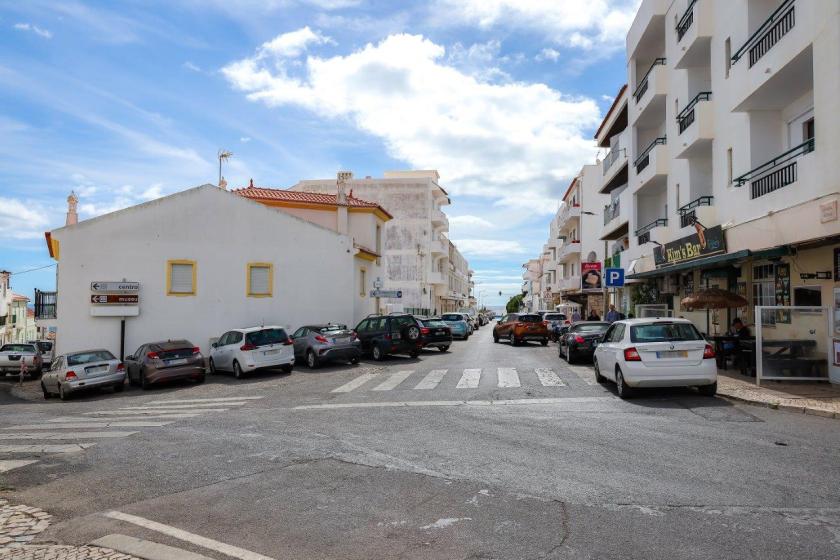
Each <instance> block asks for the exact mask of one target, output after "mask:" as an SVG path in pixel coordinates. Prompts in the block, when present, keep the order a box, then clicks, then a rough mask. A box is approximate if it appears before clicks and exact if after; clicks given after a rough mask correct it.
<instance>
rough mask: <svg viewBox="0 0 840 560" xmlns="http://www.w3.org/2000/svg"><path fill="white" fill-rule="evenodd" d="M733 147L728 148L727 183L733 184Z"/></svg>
mask: <svg viewBox="0 0 840 560" xmlns="http://www.w3.org/2000/svg"><path fill="white" fill-rule="evenodd" d="M732 179H733V177H732V148H727V149H726V184H727V185H728V186H730V187H731V186H732Z"/></svg>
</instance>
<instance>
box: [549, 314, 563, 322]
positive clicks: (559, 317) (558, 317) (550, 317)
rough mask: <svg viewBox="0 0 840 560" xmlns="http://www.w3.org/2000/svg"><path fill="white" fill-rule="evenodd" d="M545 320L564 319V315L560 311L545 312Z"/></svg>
mask: <svg viewBox="0 0 840 560" xmlns="http://www.w3.org/2000/svg"><path fill="white" fill-rule="evenodd" d="M545 320H546V321H565V320H566V316H565V315H563V314H562V313H546V314H545Z"/></svg>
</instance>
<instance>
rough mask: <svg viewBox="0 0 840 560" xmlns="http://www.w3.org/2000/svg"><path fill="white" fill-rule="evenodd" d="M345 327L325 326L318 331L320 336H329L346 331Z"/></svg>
mask: <svg viewBox="0 0 840 560" xmlns="http://www.w3.org/2000/svg"><path fill="white" fill-rule="evenodd" d="M346 330H347V325H327V326H326V327H321V328H320V329H318V332H319V333H320V334H329V333H334V332H339V331H346Z"/></svg>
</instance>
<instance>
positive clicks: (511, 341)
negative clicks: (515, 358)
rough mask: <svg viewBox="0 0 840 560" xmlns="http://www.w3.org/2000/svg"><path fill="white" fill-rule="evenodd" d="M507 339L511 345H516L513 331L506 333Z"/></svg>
mask: <svg viewBox="0 0 840 560" xmlns="http://www.w3.org/2000/svg"><path fill="white" fill-rule="evenodd" d="M508 341H510V345H511V346H516V337H515V336H513V333H510V334H509V335H508Z"/></svg>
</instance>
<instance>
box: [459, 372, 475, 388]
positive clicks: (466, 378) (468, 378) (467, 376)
mask: <svg viewBox="0 0 840 560" xmlns="http://www.w3.org/2000/svg"><path fill="white" fill-rule="evenodd" d="M480 380H481V370H480V369H465V370H464V373H463V374H462V375H461V379H459V380H458V385H457V386H456V388H457V389H475V388H477V387H478V382H479V381H480Z"/></svg>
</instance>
